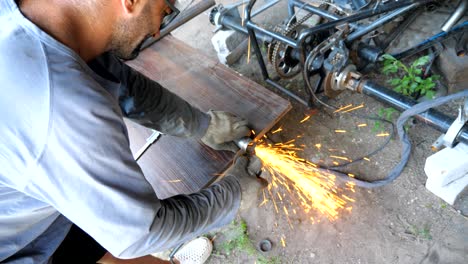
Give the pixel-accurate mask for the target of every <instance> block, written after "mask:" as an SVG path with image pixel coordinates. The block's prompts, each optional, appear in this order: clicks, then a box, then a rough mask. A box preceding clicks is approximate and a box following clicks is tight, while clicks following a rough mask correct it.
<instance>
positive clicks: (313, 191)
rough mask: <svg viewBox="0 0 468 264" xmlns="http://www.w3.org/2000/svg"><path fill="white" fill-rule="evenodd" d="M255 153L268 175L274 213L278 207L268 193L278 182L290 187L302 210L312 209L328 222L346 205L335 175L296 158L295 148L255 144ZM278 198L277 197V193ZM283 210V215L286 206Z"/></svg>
mask: <svg viewBox="0 0 468 264" xmlns="http://www.w3.org/2000/svg"><path fill="white" fill-rule="evenodd" d="M255 152H256V155H257V156H258V157H259V158H260V159H261V160H262V161H263V165H264V168H265V169H266V170H268V171H269V172H270V174H271V176H272V181H271V184H270V185H269V186H268V191H269V194H270V197H271V200H272V201H273V203H274V205H275V209H276V212H277V213H278V208H277V205H276V202H275V199H274V196H273V195H272V193H271V192H272V189H273V187H274V188H277V187H278V184H279V185H281V186H284V187H285V188H292V189H293V190H294V191H293V192H292V193H294V197H296V198H295V199H298V202H297V203H298V204H300V205H301V206H302V207H304V209H305V210H309V209H315V210H316V211H318V212H320V213H322V214H324V215H326V216H327V217H328V218H329V219H330V220H332V221H333V220H336V219H337V218H338V215H339V211H340V210H342V209H344V208H345V207H346V205H347V203H348V201H347V200H345V199H344V198H343V197H342V196H341V190H340V189H339V188H338V187H337V186H336V185H335V180H336V176H335V175H333V174H331V173H329V172H327V171H326V170H323V169H319V168H316V165H315V166H314V165H311V163H310V162H308V161H306V160H304V159H302V158H300V157H298V156H297V154H296V152H295V151H291V149H290V147H289V145H287V144H278V145H275V146H274V147H269V146H266V145H264V144H259V145H257V147H256V149H255ZM342 158H343V157H342ZM344 159H346V160H349V159H348V158H344ZM286 180H287V182H288V183H286ZM272 186H273V187H272ZM289 186H290V187H289ZM290 193H291V192H290ZM277 195H278V193H277ZM278 198H279V199H280V200H281V197H280V196H279V195H278ZM278 198H277V199H278ZM283 199H284V198H283ZM291 199H293V198H291ZM283 209H284V210H285V212H284V213H285V214H286V217H287V216H288V215H289V214H288V212H287V210H286V207H283ZM288 221H289V220H288Z"/></svg>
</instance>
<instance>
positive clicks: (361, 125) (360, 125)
mask: <svg viewBox="0 0 468 264" xmlns="http://www.w3.org/2000/svg"><path fill="white" fill-rule="evenodd" d="M366 126H367V124H359V125H358V127H366Z"/></svg>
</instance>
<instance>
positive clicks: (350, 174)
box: [348, 173, 356, 178]
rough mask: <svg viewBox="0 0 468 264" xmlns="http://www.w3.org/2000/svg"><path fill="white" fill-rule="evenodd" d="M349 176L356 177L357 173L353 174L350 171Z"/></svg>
mask: <svg viewBox="0 0 468 264" xmlns="http://www.w3.org/2000/svg"><path fill="white" fill-rule="evenodd" d="M348 176H349V177H351V178H354V177H356V175H354V174H352V173H348Z"/></svg>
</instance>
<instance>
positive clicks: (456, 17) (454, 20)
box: [442, 0, 468, 32]
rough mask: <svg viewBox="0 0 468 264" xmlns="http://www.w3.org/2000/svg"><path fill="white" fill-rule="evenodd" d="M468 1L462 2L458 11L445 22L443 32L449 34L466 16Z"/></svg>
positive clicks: (462, 0)
mask: <svg viewBox="0 0 468 264" xmlns="http://www.w3.org/2000/svg"><path fill="white" fill-rule="evenodd" d="M467 2H468V0H461V1H460V3H459V4H458V7H457V9H455V12H453V14H452V15H451V16H450V17H449V18H448V19H447V21H445V23H444V25H443V26H442V31H445V32H448V31H449V30H450V29H452V27H453V26H454V25H455V24H456V23H457V21H458V20H460V18H461V17H462V16H463V15H464V14H465V11H466V6H467Z"/></svg>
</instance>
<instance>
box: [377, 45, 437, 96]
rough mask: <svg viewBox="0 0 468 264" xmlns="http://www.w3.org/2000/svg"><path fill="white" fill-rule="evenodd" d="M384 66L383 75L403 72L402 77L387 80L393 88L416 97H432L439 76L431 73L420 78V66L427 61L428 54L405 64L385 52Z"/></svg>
mask: <svg viewBox="0 0 468 264" xmlns="http://www.w3.org/2000/svg"><path fill="white" fill-rule="evenodd" d="M382 58H383V59H384V61H383V63H384V67H383V68H382V73H383V74H385V75H389V74H391V73H392V74H398V73H399V72H400V73H401V72H402V73H403V76H402V77H399V76H398V77H395V78H392V79H390V80H388V83H390V85H392V86H393V87H394V90H395V91H396V92H398V93H401V94H403V95H405V96H410V97H413V98H414V97H417V96H419V95H424V96H426V97H427V98H429V99H432V98H434V95H435V91H434V87H435V85H436V84H435V81H436V80H438V79H439V78H440V76H438V75H432V76H429V77H427V78H425V79H423V78H421V74H422V69H421V68H422V67H423V66H424V65H426V64H427V63H428V62H429V56H423V57H420V58H418V59H416V60H415V61H413V63H411V65H410V66H406V65H405V64H404V63H402V62H401V61H399V60H397V59H396V58H394V57H393V56H392V55H389V54H385V55H383V56H382Z"/></svg>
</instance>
